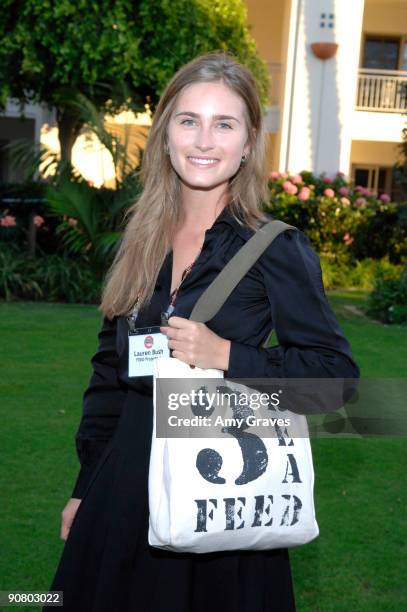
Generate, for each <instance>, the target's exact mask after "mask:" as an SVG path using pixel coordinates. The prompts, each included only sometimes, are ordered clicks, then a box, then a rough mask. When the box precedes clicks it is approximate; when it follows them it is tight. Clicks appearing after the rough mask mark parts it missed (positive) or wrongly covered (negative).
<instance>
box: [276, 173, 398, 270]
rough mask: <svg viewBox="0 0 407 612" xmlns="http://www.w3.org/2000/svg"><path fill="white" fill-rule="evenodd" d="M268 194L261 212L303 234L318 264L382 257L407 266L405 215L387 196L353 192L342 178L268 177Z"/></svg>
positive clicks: (359, 190) (358, 188)
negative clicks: (320, 259) (319, 258)
mask: <svg viewBox="0 0 407 612" xmlns="http://www.w3.org/2000/svg"><path fill="white" fill-rule="evenodd" d="M269 188H270V194H271V197H270V201H269V203H268V204H267V206H266V210H267V211H268V212H270V213H271V214H272V215H273V216H274V217H275V218H277V219H281V220H284V221H286V222H287V223H291V224H292V225H295V226H297V227H299V228H300V229H302V230H303V231H304V232H305V233H306V234H307V236H308V237H309V239H310V240H311V243H312V245H313V247H314V248H315V250H316V251H317V252H318V253H319V255H320V256H322V257H323V258H327V260H329V261H332V262H334V263H338V262H342V263H343V262H347V265H350V264H351V263H352V262H353V263H355V262H356V261H360V260H363V259H364V258H366V257H369V258H373V259H380V258H382V257H384V256H387V255H388V256H389V257H390V262H391V263H393V264H399V263H401V262H403V261H406V260H407V229H406V220H405V219H406V216H407V213H406V212H405V213H404V217H403V212H402V211H403V206H402V205H400V204H394V203H392V202H391V201H390V199H391V198H390V196H389V195H388V194H381V195H380V196H379V197H377V196H376V195H375V194H373V193H372V192H371V191H370V190H369V189H367V188H365V187H363V186H362V185H356V186H353V185H352V184H351V183H349V182H348V181H347V180H346V178H345V176H344V174H343V173H341V172H337V173H336V174H335V175H327V174H322V175H321V176H316V175H314V174H313V173H311V172H306V171H303V172H301V173H298V174H290V173H287V172H277V171H273V172H271V173H270V181H269ZM406 206H407V205H406ZM404 210H405V209H404Z"/></svg>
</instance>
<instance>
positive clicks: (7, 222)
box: [0, 215, 17, 227]
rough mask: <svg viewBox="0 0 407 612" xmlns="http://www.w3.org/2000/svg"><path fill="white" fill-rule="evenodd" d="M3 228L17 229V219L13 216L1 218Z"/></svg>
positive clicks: (0, 222)
mask: <svg viewBox="0 0 407 612" xmlns="http://www.w3.org/2000/svg"><path fill="white" fill-rule="evenodd" d="M0 225H1V227H15V226H16V225H17V222H16V218H15V217H13V215H4V216H3V217H1V218H0Z"/></svg>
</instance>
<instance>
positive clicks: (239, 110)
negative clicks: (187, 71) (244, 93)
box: [168, 82, 249, 190]
mask: <svg viewBox="0 0 407 612" xmlns="http://www.w3.org/2000/svg"><path fill="white" fill-rule="evenodd" d="M247 140H248V133H247V127H246V122H245V119H244V102H243V100H242V99H241V98H240V96H238V95H237V94H235V93H234V92H233V91H232V90H231V89H229V88H228V87H226V85H224V84H223V83H221V82H215V83H194V84H193V85H189V86H188V87H186V88H185V89H184V90H183V92H182V93H181V94H180V96H179V98H178V101H177V104H176V106H175V109H174V111H173V113H172V116H171V118H170V122H169V126H168V147H169V150H170V157H171V163H172V166H173V168H174V170H175V171H176V172H177V174H178V176H179V177H180V178H181V180H182V182H183V183H185V184H186V185H187V186H189V187H190V188H195V189H205V190H208V189H212V188H215V187H218V186H219V185H222V184H224V183H227V182H228V181H229V179H230V178H231V177H232V176H233V175H234V174H235V173H236V172H237V170H238V169H239V167H240V163H241V159H242V155H243V154H247V153H248V152H249V145H248V142H247Z"/></svg>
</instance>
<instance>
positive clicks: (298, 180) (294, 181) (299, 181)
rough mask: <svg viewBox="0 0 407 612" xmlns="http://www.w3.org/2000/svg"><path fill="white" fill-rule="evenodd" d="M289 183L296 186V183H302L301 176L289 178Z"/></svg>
mask: <svg viewBox="0 0 407 612" xmlns="http://www.w3.org/2000/svg"><path fill="white" fill-rule="evenodd" d="M291 182H292V183H294V185H298V183H302V176H301V174H295V175H294V176H292V177H291Z"/></svg>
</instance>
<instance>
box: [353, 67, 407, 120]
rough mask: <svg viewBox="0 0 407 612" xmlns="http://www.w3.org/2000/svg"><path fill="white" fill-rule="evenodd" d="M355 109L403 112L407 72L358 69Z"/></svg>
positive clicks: (405, 108) (406, 104) (406, 90)
mask: <svg viewBox="0 0 407 612" xmlns="http://www.w3.org/2000/svg"><path fill="white" fill-rule="evenodd" d="M356 108H357V110H365V111H379V112H385V113H404V112H406V110H407V72H404V71H401V70H374V69H369V68H362V69H360V70H359V78H358V92H357V101H356Z"/></svg>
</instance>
